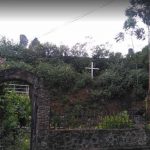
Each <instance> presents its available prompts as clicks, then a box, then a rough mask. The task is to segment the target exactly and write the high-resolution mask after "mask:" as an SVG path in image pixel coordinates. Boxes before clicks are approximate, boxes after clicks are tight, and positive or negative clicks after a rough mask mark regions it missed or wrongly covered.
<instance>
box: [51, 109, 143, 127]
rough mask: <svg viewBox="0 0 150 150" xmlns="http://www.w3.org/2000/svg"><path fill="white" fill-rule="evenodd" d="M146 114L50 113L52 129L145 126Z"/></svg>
mask: <svg viewBox="0 0 150 150" xmlns="http://www.w3.org/2000/svg"><path fill="white" fill-rule="evenodd" d="M145 124H146V120H145V116H144V115H143V116H141V115H136V114H133V113H131V112H127V111H123V112H119V113H113V112H111V113H106V112H105V113H101V112H99V111H87V112H84V111H81V112H78V113H76V114H74V113H72V112H70V113H64V114H62V113H54V112H51V113H50V129H75V128H78V129H80V128H85V129H96V128H100V129H106V128H107V129H111V128H134V127H140V126H141V127H142V126H145Z"/></svg>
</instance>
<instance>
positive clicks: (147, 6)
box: [124, 0, 150, 92]
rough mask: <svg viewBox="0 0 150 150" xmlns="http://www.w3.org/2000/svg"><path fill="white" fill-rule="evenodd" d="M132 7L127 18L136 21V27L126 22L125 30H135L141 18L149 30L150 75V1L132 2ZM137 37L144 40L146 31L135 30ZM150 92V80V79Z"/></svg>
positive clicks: (127, 13)
mask: <svg viewBox="0 0 150 150" xmlns="http://www.w3.org/2000/svg"><path fill="white" fill-rule="evenodd" d="M130 4H131V6H130V7H129V8H128V9H127V10H126V16H127V17H128V20H127V21H126V22H129V20H132V21H133V20H134V25H132V24H129V25H127V23H126V22H125V25H124V26H125V29H131V28H135V27H136V25H137V21H136V20H137V19H138V18H140V19H141V20H142V22H143V23H144V24H145V25H146V26H147V29H148V47H149V74H150V1H148V0H130ZM135 33H136V37H137V38H139V39H142V38H143V35H144V29H142V28H140V29H137V30H135ZM149 92H150V79H149Z"/></svg>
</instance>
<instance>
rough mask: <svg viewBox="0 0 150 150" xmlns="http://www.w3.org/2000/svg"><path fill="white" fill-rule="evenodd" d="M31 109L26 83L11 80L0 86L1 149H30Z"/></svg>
mask: <svg viewBox="0 0 150 150" xmlns="http://www.w3.org/2000/svg"><path fill="white" fill-rule="evenodd" d="M31 108H32V102H31V99H30V95H29V85H28V84H27V83H26V82H24V81H15V80H12V81H7V82H2V83H1V84H0V116H1V117H0V122H1V124H0V128H1V130H0V131H1V140H0V141H1V143H0V147H1V149H5V150H10V149H11V150H29V149H31V120H32V115H31Z"/></svg>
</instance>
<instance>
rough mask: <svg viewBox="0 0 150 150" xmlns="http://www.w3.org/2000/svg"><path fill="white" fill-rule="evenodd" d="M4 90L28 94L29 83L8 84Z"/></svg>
mask: <svg viewBox="0 0 150 150" xmlns="http://www.w3.org/2000/svg"><path fill="white" fill-rule="evenodd" d="M6 90H8V91H9V92H11V91H15V92H16V93H19V94H27V95H29V85H21V84H8V86H7V87H6Z"/></svg>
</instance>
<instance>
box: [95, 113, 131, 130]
mask: <svg viewBox="0 0 150 150" xmlns="http://www.w3.org/2000/svg"><path fill="white" fill-rule="evenodd" d="M132 125H133V123H132V121H131V119H130V118H129V115H128V113H127V111H123V112H121V113H119V114H117V115H110V116H105V117H104V118H103V119H102V122H101V123H100V124H99V125H98V126H97V128H99V129H113V128H116V129H121V128H131V127H132Z"/></svg>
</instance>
